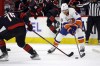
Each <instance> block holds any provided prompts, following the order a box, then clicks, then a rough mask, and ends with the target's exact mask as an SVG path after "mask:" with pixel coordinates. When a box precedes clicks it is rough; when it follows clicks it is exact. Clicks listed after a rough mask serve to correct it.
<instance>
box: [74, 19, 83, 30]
mask: <svg viewBox="0 0 100 66" xmlns="http://www.w3.org/2000/svg"><path fill="white" fill-rule="evenodd" d="M75 24H77V25H79V26H80V28H81V27H82V21H81V20H76V23H75Z"/></svg>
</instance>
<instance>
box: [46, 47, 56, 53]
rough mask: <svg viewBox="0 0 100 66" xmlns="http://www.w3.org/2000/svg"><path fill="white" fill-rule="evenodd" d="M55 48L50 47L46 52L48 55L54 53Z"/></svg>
mask: <svg viewBox="0 0 100 66" xmlns="http://www.w3.org/2000/svg"><path fill="white" fill-rule="evenodd" d="M55 49H56V47H52V48H51V49H49V50H48V53H53V52H54V51H55Z"/></svg>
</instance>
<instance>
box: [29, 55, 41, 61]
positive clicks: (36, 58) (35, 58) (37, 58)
mask: <svg viewBox="0 0 100 66" xmlns="http://www.w3.org/2000/svg"><path fill="white" fill-rule="evenodd" d="M31 59H32V60H41V59H40V57H39V56H37V57H34V58H31Z"/></svg>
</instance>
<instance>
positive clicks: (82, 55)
mask: <svg viewBox="0 0 100 66" xmlns="http://www.w3.org/2000/svg"><path fill="white" fill-rule="evenodd" d="M74 37H75V42H76V45H77V49H78V53H79V55H80V57H81V58H82V57H84V56H85V53H83V54H81V52H80V50H79V46H78V43H77V39H76V36H75V35H74Z"/></svg>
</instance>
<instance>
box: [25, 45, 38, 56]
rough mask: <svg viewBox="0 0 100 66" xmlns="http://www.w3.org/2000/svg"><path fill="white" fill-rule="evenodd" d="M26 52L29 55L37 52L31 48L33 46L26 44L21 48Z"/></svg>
mask: <svg viewBox="0 0 100 66" xmlns="http://www.w3.org/2000/svg"><path fill="white" fill-rule="evenodd" d="M23 49H24V50H25V51H26V52H28V53H29V54H31V55H34V54H37V52H36V51H35V50H33V48H32V47H31V46H30V45H28V44H26V45H25V47H24V48H23Z"/></svg>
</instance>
